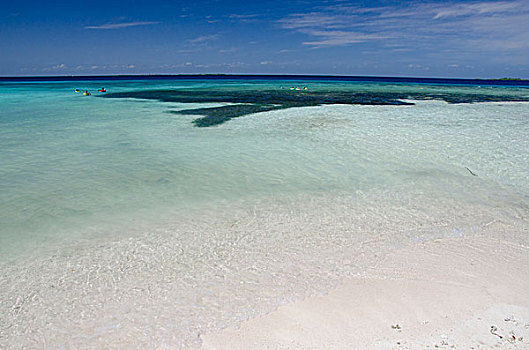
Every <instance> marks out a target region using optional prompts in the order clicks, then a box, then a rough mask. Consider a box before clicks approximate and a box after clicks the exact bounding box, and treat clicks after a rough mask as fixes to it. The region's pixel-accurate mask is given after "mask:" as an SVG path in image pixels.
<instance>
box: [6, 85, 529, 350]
mask: <svg viewBox="0 0 529 350" xmlns="http://www.w3.org/2000/svg"><path fill="white" fill-rule="evenodd" d="M39 79H40V80H39ZM526 83H527V82H517V81H475V80H472V81H470V80H469V81H459V80H432V79H422V80H421V79H394V78H371V79H368V78H365V79H363V78H362V79H360V78H357V79H346V78H344V77H316V78H315V77H249V76H242V77H233V76H213V77H212V76H208V77H204V76H196V77H180V78H176V77H148V78H145V77H144V78H140V77H117V78H113V79H110V78H108V77H98V78H94V77H86V78H84V80H79V78H76V79H73V78H71V79H69V78H62V79H56V78H55V79H53V80H51V79H44V78H34V79H25V80H13V79H11V81H7V79H4V81H0V268H1V271H2V274H1V277H0V306H1V308H2V309H1V311H0V326H1V327H0V328H2V329H4V330H3V331H2V333H1V334H0V335H1V336H0V348H10V347H16V346H19V347H23V346H28V347H38V348H43V347H51V348H63V347H64V348H68V347H72V348H76V347H77V346H78V345H79V344H83V346H84V345H86V344H92V345H90V346H92V347H94V348H98V347H99V346H102V345H103V344H108V343H109V342H111V343H112V344H115V346H116V347H120V346H121V347H122V348H125V347H127V346H128V345H130V344H128V343H127V341H126V339H127V338H129V339H132V338H133V339H137V341H138V343H137V345H138V346H141V347H148V348H156V347H158V346H165V345H166V346H169V347H176V348H178V347H187V346H195V345H198V344H199V343H200V339H199V334H200V333H201V332H203V331H207V330H211V329H217V328H220V327H225V326H227V325H232V324H237V323H238V322H240V321H241V320H244V319H247V318H248V317H252V316H255V315H258V314H261V313H264V312H267V311H270V310H271V309H273V308H275V307H277V306H278V305H280V304H282V303H285V302H287V301H291V300H296V299H299V298H303V297H305V296H307V295H310V294H312V293H317V292H325V291H327V290H328V289H329V288H331V287H332V286H333V285H335V284H336V283H339V281H340V279H341V278H343V277H344V276H350V275H355V274H356V273H358V271H359V270H358V266H360V265H361V263H363V262H365V261H368V260H369V261H371V259H374V260H376V259H377V257H378V256H379V255H380V254H382V253H383V252H385V251H388V250H391V249H394V248H396V247H399V246H402V245H405V244H409V243H414V242H421V241H427V240H431V239H434V238H442V237H454V236H461V235H473V234H484V233H485V232H486V233H487V234H490V232H494V234H496V235H497V236H498V239H503V238H505V239H510V240H517V241H520V242H527V241H529V239H528V237H527V235H528V218H529V89H528V86H527V84H526ZM102 87H104V88H105V90H106V92H98V90H99V89H101V88H102ZM76 89H79V92H76V91H75V90H76ZM85 90H88V91H89V92H91V95H90V96H85V95H83V91H85ZM491 229H493V230H492V231H491ZM164 344H165V345H164Z"/></svg>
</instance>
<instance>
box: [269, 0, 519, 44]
mask: <svg viewBox="0 0 529 350" xmlns="http://www.w3.org/2000/svg"><path fill="white" fill-rule="evenodd" d="M527 23H529V1H527V0H514V1H493V2H492V1H472V2H467V3H461V2H455V1H453V2H442V3H422V4H421V3H417V2H414V3H408V5H399V6H385V7H359V6H354V5H350V3H349V2H346V1H344V2H341V3H340V4H338V5H334V6H328V7H324V8H321V9H320V10H319V11H311V12H307V13H296V14H291V15H289V16H287V17H285V18H282V19H280V20H279V25H280V26H281V27H282V28H284V29H288V30H292V31H295V32H298V33H302V34H305V35H307V37H308V38H309V40H306V41H304V42H303V44H304V45H310V46H313V47H329V46H344V45H353V44H356V43H361V42H377V41H378V42H381V43H382V44H384V45H386V44H387V43H392V44H394V45H397V46H400V47H401V48H402V49H404V48H414V49H416V48H420V49H421V50H423V51H425V50H426V51H427V50H432V51H433V50H439V49H440V48H458V49H460V50H462V51H466V50H478V49H479V50H483V51H492V50H512V49H522V48H523V49H525V50H526V51H527V49H529V31H527V30H524V29H523V28H525V27H526V26H527Z"/></svg>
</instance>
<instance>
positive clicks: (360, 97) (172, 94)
mask: <svg viewBox="0 0 529 350" xmlns="http://www.w3.org/2000/svg"><path fill="white" fill-rule="evenodd" d="M101 97H102V98H137V99H148V100H158V101H162V102H180V103H228V104H229V105H225V106H219V107H206V108H195V109H186V110H179V111H170V113H173V114H180V115H200V116H201V117H200V118H197V119H195V120H194V121H193V123H194V124H195V126H197V127H210V126H215V125H219V124H222V123H224V122H226V121H228V120H230V119H232V118H237V117H241V116H245V115H248V114H254V113H260V112H267V111H272V110H278V109H286V108H293V107H307V106H319V105H325V104H357V105H395V106H405V105H413V103H411V102H407V101H403V100H410V99H415V100H426V99H428V100H431V99H436V100H443V101H445V102H447V103H474V102H500V101H529V97H527V96H515V95H511V94H509V95H504V94H501V95H500V94H494V93H491V94H487V93H471V92H468V93H461V92H455V93H450V92H445V91H441V92H440V91H433V90H430V91H426V90H425V91H421V92H410V91H402V92H399V91H389V92H384V91H360V92H355V91H351V90H338V91H331V90H317V91H312V90H301V91H298V90H291V89H261V90H259V89H252V90H249V89H244V90H237V89H234V88H230V89H227V88H219V89H217V90H209V89H166V90H140V91H129V92H117V93H107V94H106V95H104V96H101Z"/></svg>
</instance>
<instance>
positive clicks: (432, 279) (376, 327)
mask: <svg viewBox="0 0 529 350" xmlns="http://www.w3.org/2000/svg"><path fill="white" fill-rule="evenodd" d="M527 290H529V247H528V246H524V245H520V244H515V243H510V242H507V241H501V240H498V239H494V238H490V237H485V236H469V237H460V238H445V239H436V240H433V241H429V242H426V243H418V244H413V245H410V246H407V247H404V248H401V249H397V250H395V251H392V252H390V253H388V254H387V255H386V256H385V257H384V258H383V259H382V260H380V261H379V262H378V263H376V265H375V266H372V267H370V268H367V269H366V270H365V275H364V276H362V277H360V276H359V277H348V278H346V279H344V282H343V284H342V285H341V286H339V287H337V288H335V289H333V290H332V291H330V292H329V293H328V294H326V295H323V296H311V297H309V298H307V299H305V300H303V301H299V302H294V303H292V304H288V305H285V306H281V307H279V308H278V309H277V310H276V311H273V312H271V313H269V314H267V315H263V316H260V317H257V318H255V319H251V320H249V321H246V322H244V323H243V324H242V325H241V326H240V328H239V329H233V328H227V329H224V330H221V331H218V332H215V333H210V334H205V335H203V336H202V337H201V339H202V340H203V345H202V349H204V350H212V349H250V348H251V349H321V348H327V349H329V348H330V349H350V348H356V349H426V348H444V349H451V348H465V349H471V348H480V349H483V348H485V349H489V348H495V347H497V346H501V348H502V349H522V348H525V347H527V346H529V294H527V292H526V291H527Z"/></svg>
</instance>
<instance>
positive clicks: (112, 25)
mask: <svg viewBox="0 0 529 350" xmlns="http://www.w3.org/2000/svg"><path fill="white" fill-rule="evenodd" d="M158 23H160V22H123V23H107V24H102V25H98V26H85V27H84V28H85V29H120V28H127V27H137V26H146V25H151V24H158Z"/></svg>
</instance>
